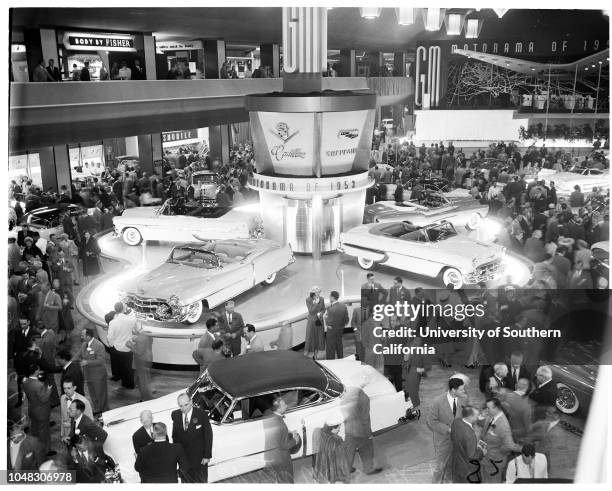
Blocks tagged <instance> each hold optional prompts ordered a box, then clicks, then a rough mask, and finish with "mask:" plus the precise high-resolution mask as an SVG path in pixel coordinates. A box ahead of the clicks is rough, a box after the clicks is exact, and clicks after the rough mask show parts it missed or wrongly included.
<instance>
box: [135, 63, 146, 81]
mask: <svg viewBox="0 0 612 491" xmlns="http://www.w3.org/2000/svg"><path fill="white" fill-rule="evenodd" d="M146 79H147V76H146V74H145V71H144V68H143V67H142V66H141V65H140V60H138V59H136V60H134V69H133V70H132V80H146Z"/></svg>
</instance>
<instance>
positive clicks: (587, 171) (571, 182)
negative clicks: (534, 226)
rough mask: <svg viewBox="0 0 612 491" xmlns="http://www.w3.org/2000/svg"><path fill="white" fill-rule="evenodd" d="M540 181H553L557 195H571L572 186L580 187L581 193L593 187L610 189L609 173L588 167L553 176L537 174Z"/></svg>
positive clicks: (575, 168) (573, 168) (574, 168)
mask: <svg viewBox="0 0 612 491" xmlns="http://www.w3.org/2000/svg"><path fill="white" fill-rule="evenodd" d="M540 175H541V177H539V178H540V179H542V180H544V181H545V182H546V183H547V184H548V183H549V182H550V181H554V183H555V187H556V188H557V194H565V195H568V194H571V193H573V192H574V186H576V185H577V186H580V189H581V190H582V192H584V193H586V192H590V191H591V190H592V189H593V188H594V187H598V188H603V189H610V171H609V170H608V169H606V170H599V169H591V168H588V167H577V166H574V167H572V168H570V169H569V171H567V172H557V173H555V174H551V173H546V174H539V176H540Z"/></svg>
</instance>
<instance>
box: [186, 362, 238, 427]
mask: <svg viewBox="0 0 612 491" xmlns="http://www.w3.org/2000/svg"><path fill="white" fill-rule="evenodd" d="M187 394H188V395H189V397H191V400H192V401H193V405H194V406H196V407H199V408H200V409H203V410H205V411H208V416H209V417H210V419H212V420H213V421H216V422H217V423H220V422H221V421H223V417H224V416H225V413H226V412H227V410H228V409H229V408H230V407H231V406H232V403H233V400H232V398H231V397H229V396H228V395H227V394H226V393H224V392H222V391H221V390H220V389H219V388H218V387H217V386H216V385H215V384H214V383H213V382H212V381H211V380H210V377H209V376H208V372H204V373H203V374H202V375H200V376H199V377H198V379H197V380H196V381H195V382H194V383H193V384H192V385H191V387H189V389H187Z"/></svg>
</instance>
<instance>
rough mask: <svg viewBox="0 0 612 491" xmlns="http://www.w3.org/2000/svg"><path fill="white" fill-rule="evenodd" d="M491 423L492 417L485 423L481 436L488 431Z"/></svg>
mask: <svg viewBox="0 0 612 491" xmlns="http://www.w3.org/2000/svg"><path fill="white" fill-rule="evenodd" d="M492 423H493V419H492V418H491V419H490V420H489V421H488V422H487V424H486V425H485V429H484V433H483V436H484V435H486V434H487V432H488V431H489V428H491V424H492Z"/></svg>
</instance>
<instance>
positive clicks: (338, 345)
mask: <svg viewBox="0 0 612 491" xmlns="http://www.w3.org/2000/svg"><path fill="white" fill-rule="evenodd" d="M339 298H340V294H339V293H338V292H337V291H332V292H331V293H330V294H329V302H330V306H329V307H327V311H326V312H325V324H326V326H327V336H326V343H325V358H326V359H327V360H333V359H334V358H338V359H340V358H343V357H344V350H343V346H342V334H344V326H346V325H347V324H348V323H349V315H348V309H347V308H346V305H343V304H341V303H340V302H338V299H339Z"/></svg>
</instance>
